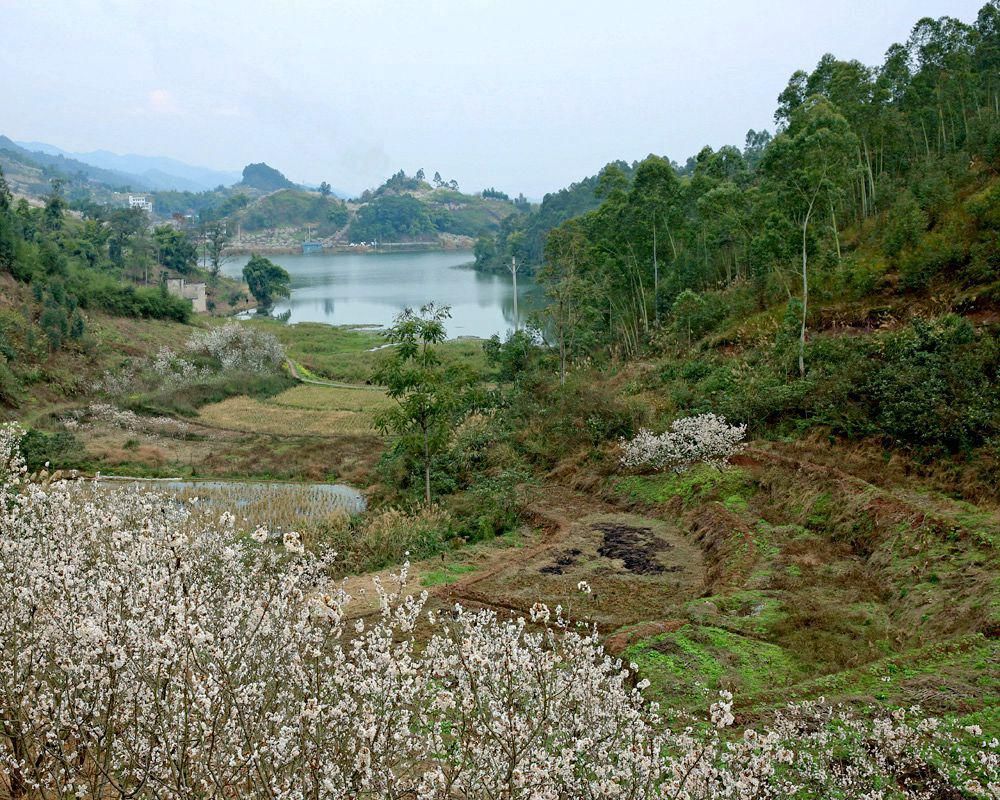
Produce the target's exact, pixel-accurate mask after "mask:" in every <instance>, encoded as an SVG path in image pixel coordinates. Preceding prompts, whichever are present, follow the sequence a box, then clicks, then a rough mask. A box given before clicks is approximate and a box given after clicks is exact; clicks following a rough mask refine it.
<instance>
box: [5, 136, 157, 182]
mask: <svg viewBox="0 0 1000 800" xmlns="http://www.w3.org/2000/svg"><path fill="white" fill-rule="evenodd" d="M54 149H56V148H51V147H50V150H54ZM0 151H6V152H7V153H9V154H10V155H11V156H12V157H14V158H17V159H19V160H22V161H26V162H29V163H31V164H36V165H37V166H39V167H42V168H47V169H49V170H52V171H54V172H56V173H59V174H61V175H63V176H65V177H72V178H82V179H84V180H87V181H94V182H97V183H103V184H105V185H106V186H109V187H114V188H124V187H128V188H130V189H133V190H135V191H148V190H150V189H151V188H152V187H151V186H150V185H149V184H148V183H147V182H146V180H145V179H143V178H141V177H139V176H138V175H130V174H128V173H125V172H118V171H116V170H109V169H103V168H101V167H96V166H94V165H93V164H88V163H86V162H84V161H80V160H78V159H75V158H71V157H68V156H65V155H62V154H58V153H57V154H53V153H52V152H45V151H42V150H31V149H29V148H27V147H23V146H21V145H19V144H18V143H17V142H15V141H13V140H12V139H9V138H8V137H6V136H0Z"/></svg>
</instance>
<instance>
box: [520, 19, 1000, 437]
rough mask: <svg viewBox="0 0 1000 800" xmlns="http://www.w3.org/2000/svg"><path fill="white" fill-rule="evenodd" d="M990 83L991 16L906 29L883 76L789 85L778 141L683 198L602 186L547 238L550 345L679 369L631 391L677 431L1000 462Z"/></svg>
mask: <svg viewBox="0 0 1000 800" xmlns="http://www.w3.org/2000/svg"><path fill="white" fill-rule="evenodd" d="M998 75H1000V10H998V6H997V4H996V3H995V2H991V3H989V4H987V5H986V6H984V7H983V9H982V10H981V12H980V13H979V16H978V19H977V20H976V22H975V23H974V24H972V25H964V24H962V23H961V22H959V21H957V20H954V19H950V18H942V19H940V20H932V19H924V20H921V21H920V22H919V23H918V24H917V25H916V26H915V28H914V29H913V33H912V35H911V37H910V39H909V40H908V41H907V42H906V43H905V44H903V45H894V46H893V47H891V48H890V49H889V51H888V53H887V55H886V60H885V62H884V63H883V64H882V65H880V66H877V67H868V66H865V65H863V64H860V63H858V62H856V61H841V60H838V59H837V58H836V57H834V56H832V55H828V56H824V57H823V59H822V60H821V61H820V63H819V64H818V65H817V66H816V67H815V68H814V69H813V70H812V71H811V72H808V73H807V72H804V71H800V72H796V73H795V74H794V75H793V76H792V77H791V79H790V81H789V83H788V86H787V87H786V88H785V89H784V90H783V91H782V92H781V94H780V97H779V105H778V109H777V111H776V114H775V121H776V123H777V126H778V132H777V134H776V135H775V136H774V138H773V139H770V137H764V138H763V139H762V138H761V137H759V136H755V137H753V141H751V142H750V143H749V144H748V146H747V147H745V148H743V149H740V148H736V147H723V148H721V149H720V150H718V151H713V150H711V149H710V148H705V149H704V150H702V152H701V153H699V154H698V156H697V159H696V160H695V163H694V165H693V170H692V173H691V175H690V177H681V176H679V175H678V173H677V170H676V169H675V168H674V167H673V166H672V165H671V164H670V163H669V162H667V161H666V160H664V159H661V158H657V157H649V158H647V159H646V160H644V161H643V162H641V163H640V164H638V165H637V167H636V169H635V172H634V175H633V176H630V175H628V174H627V173H626V172H624V171H622V170H620V169H618V168H616V167H615V166H614V165H612V166H611V167H609V168H608V169H606V170H605V171H604V172H603V173H602V176H601V189H602V194H603V201H602V203H601V205H600V207H599V208H597V209H595V210H593V211H591V212H588V213H587V214H584V215H582V216H579V217H576V218H574V219H572V220H570V221H568V222H566V223H564V224H562V225H561V226H559V227H558V228H556V229H554V230H553V231H552V232H551V233H550V234H549V235H548V239H547V243H546V249H545V265H544V267H543V268H542V269H541V270H540V273H539V277H540V280H541V281H542V282H543V283H544V285H545V287H546V292H547V294H548V297H549V299H550V304H549V307H548V309H547V312H546V314H545V316H544V324H545V326H546V330H547V331H548V332H549V335H550V336H551V337H552V338H553V340H554V342H555V343H556V344H557V346H558V348H559V349H560V351H561V352H562V353H563V354H564V356H565V359H566V360H567V361H573V360H575V359H584V358H592V357H593V355H594V352H595V349H598V350H601V351H604V352H607V353H609V354H614V355H616V356H618V357H621V358H626V359H633V358H636V357H638V356H640V355H642V354H643V353H646V352H648V350H649V348H650V347H654V348H656V349H657V350H660V351H662V352H664V353H666V354H670V353H673V354H675V355H674V356H672V357H671V358H673V361H669V360H668V363H665V364H664V365H663V366H662V367H661V368H660V369H659V372H658V374H656V375H652V374H651V375H648V376H647V378H646V381H647V382H648V383H649V384H650V385H657V386H659V387H661V390H662V391H664V392H665V394H666V396H667V397H669V398H671V399H670V401H669V402H670V405H671V406H672V407H674V408H676V409H678V410H681V409H706V408H709V407H712V408H714V409H717V410H719V409H721V410H723V411H725V412H726V413H727V414H729V415H731V416H732V417H735V418H738V419H741V420H745V421H747V422H749V423H750V425H751V426H752V427H760V426H765V425H768V424H771V423H777V422H779V421H781V420H788V421H791V420H794V421H795V424H796V425H798V426H802V425H810V424H814V423H823V424H826V425H829V426H831V427H832V429H833V430H835V431H836V432H838V433H842V434H845V435H858V436H862V435H868V434H881V435H884V436H886V437H887V439H888V440H890V441H894V442H898V443H901V444H905V445H907V446H915V447H916V446H921V447H922V446H942V447H946V448H948V449H951V450H956V449H962V448H967V447H973V446H978V445H980V444H983V443H985V442H988V441H995V439H994V437H995V436H996V434H997V431H998V427H997V423H998V417H997V414H998V405H997V400H996V395H995V392H992V391H990V390H989V386H991V385H993V382H994V381H995V380H996V375H997V368H998V343H997V328H996V318H997V317H996V314H997V306H998V301H1000V294H998V292H1000V283H998V281H1000V78H998ZM949 313H950V314H952V316H948V314H949ZM956 314H957V315H959V316H954V315H956ZM847 334H851V335H847ZM857 334H861V335H857ZM685 364H689V365H690V366H684V365H685ZM928 414H930V415H933V417H934V419H935V420H936V422H935V424H931V420H930V418H926V415H928Z"/></svg>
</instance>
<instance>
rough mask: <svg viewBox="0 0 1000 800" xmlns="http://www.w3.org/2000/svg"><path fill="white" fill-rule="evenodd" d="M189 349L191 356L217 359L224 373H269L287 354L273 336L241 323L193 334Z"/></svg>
mask: <svg viewBox="0 0 1000 800" xmlns="http://www.w3.org/2000/svg"><path fill="white" fill-rule="evenodd" d="M186 347H187V349H188V350H189V351H190V352H192V353H207V354H208V355H210V356H213V357H214V358H217V359H218V360H219V362H220V363H221V364H222V368H223V369H224V370H229V369H235V370H241V371H245V372H269V371H271V370H274V369H277V368H278V367H279V366H281V363H282V362H283V361H284V360H285V351H284V350H283V349H282V347H281V343H280V342H279V341H278V338H277V337H276V336H275V335H274V334H271V333H267V332H266V331H261V330H257V329H256V328H253V327H251V326H249V325H241V324H240V323H238V322H230V323H228V324H227V325H223V326H221V327H218V328H212V329H211V330H209V331H205V332H203V333H194V334H192V335H191V338H190V339H188V341H187V345H186Z"/></svg>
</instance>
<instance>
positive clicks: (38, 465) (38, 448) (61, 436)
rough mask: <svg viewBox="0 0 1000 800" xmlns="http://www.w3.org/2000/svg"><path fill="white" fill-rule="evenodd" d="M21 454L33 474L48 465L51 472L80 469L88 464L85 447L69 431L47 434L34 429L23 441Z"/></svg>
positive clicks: (26, 434)
mask: <svg viewBox="0 0 1000 800" xmlns="http://www.w3.org/2000/svg"><path fill="white" fill-rule="evenodd" d="M21 454H22V455H23V456H24V460H25V462H26V463H27V465H28V470H29V471H31V472H36V471H38V470H40V469H43V468H44V467H45V465H46V463H48V464H49V469H51V470H56V469H79V468H81V467H84V466H86V463H87V457H86V453H85V452H84V449H83V445H82V444H80V441H79V440H78V439H77V438H76V437H75V436H74V435H73V434H72V433H69V432H68V431H60V432H58V433H46V432H45V431H40V430H37V429H34V428H32V429H31V430H29V431H28V432H27V433H25V435H24V438H23V439H22V440H21Z"/></svg>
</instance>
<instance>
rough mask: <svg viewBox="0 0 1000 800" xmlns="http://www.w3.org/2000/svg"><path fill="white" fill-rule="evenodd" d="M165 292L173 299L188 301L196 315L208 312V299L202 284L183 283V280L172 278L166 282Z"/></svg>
mask: <svg viewBox="0 0 1000 800" xmlns="http://www.w3.org/2000/svg"><path fill="white" fill-rule="evenodd" d="M167 291H168V292H170V294H172V295H174V296H175V297H183V298H184V299H185V300H190V301H191V307H192V308H194V310H195V312H196V313H198V314H204V313H205V312H206V311H208V297H207V295H206V293H205V284H204V283H185V282H184V279H183V278H172V279H171V280H168V281H167Z"/></svg>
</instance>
